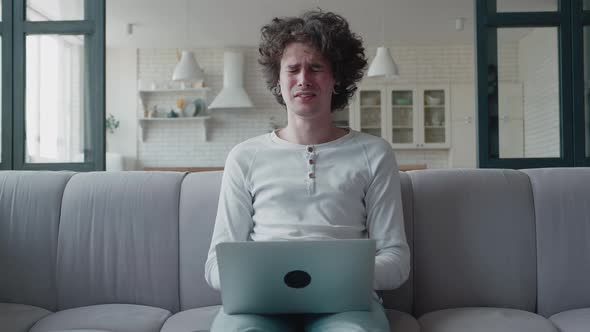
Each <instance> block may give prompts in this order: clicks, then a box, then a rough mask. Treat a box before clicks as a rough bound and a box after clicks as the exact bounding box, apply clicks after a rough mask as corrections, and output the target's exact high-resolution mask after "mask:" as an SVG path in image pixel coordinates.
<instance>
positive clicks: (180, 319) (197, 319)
mask: <svg viewBox="0 0 590 332" xmlns="http://www.w3.org/2000/svg"><path fill="white" fill-rule="evenodd" d="M220 307H221V306H219V305H216V306H211V307H203V308H197V309H190V310H185V311H182V312H179V313H177V314H175V315H173V316H171V317H170V318H168V320H167V321H166V323H164V326H163V327H162V332H197V331H209V328H210V327H211V324H212V323H213V319H215V316H216V315H217V311H219V308H220ZM387 318H388V319H389V322H390V325H391V331H395V332H399V331H404V332H419V331H420V328H419V326H418V322H417V321H416V319H414V317H412V316H410V315H408V314H406V313H404V312H401V311H396V310H387Z"/></svg>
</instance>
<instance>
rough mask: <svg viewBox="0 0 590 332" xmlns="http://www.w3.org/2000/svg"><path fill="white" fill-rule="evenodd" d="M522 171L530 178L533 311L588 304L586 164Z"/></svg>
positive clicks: (589, 180)
mask: <svg viewBox="0 0 590 332" xmlns="http://www.w3.org/2000/svg"><path fill="white" fill-rule="evenodd" d="M524 172H525V173H526V174H528V176H529V178H530V181H531V185H532V189H533V196H534V200H535V215H536V222H537V248H538V255H537V275H538V285H539V286H538V287H539V289H538V312H539V313H540V314H541V315H543V316H545V317H549V316H551V315H553V314H557V313H560V312H564V311H567V310H572V309H578V308H588V307H590V282H588V280H590V264H588V262H590V244H589V243H590V242H589V241H588V239H590V209H589V208H588V207H589V206H590V195H589V194H588V193H589V189H588V188H589V187H590V168H554V169H531V170H525V171H524ZM582 262H586V264H581V263H582ZM589 330H590V329H589Z"/></svg>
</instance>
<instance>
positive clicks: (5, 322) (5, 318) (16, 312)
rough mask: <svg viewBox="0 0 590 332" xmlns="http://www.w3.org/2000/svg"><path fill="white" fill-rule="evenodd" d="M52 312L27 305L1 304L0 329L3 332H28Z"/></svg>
mask: <svg viewBox="0 0 590 332" xmlns="http://www.w3.org/2000/svg"><path fill="white" fill-rule="evenodd" d="M49 314H51V311H48V310H45V309H43V308H39V307H34V306H30V305H25V304H16V303H0V329H1V330H2V332H27V331H29V329H30V328H31V326H33V324H35V323H36V322H37V321H38V320H39V319H41V318H43V317H45V316H47V315H49Z"/></svg>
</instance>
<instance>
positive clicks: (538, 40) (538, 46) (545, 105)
mask: <svg viewBox="0 0 590 332" xmlns="http://www.w3.org/2000/svg"><path fill="white" fill-rule="evenodd" d="M518 55H519V70H520V79H521V80H522V82H523V86H524V154H525V158H532V157H539V158H540V157H559V156H560V151H559V150H560V148H559V147H560V138H559V123H560V120H559V72H558V70H559V69H558V55H557V29H555V28H536V29H533V30H531V32H530V33H529V34H528V35H527V36H526V37H525V38H523V39H521V41H520V45H519V52H518Z"/></svg>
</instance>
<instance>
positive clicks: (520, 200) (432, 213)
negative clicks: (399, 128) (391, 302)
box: [409, 169, 536, 316]
mask: <svg viewBox="0 0 590 332" xmlns="http://www.w3.org/2000/svg"><path fill="white" fill-rule="evenodd" d="M409 175H410V178H411V179H412V189H413V192H414V196H413V204H414V266H413V267H414V314H415V315H416V316H420V315H422V314H424V313H427V312H430V311H434V310H438V309H445V308H455V307H467V306H475V307H482V306H483V307H505V308H515V309H522V310H527V311H533V312H534V311H535V306H536V248H535V220H534V212H533V197H532V193H531V186H530V182H529V178H528V177H527V175H526V174H524V173H521V172H518V171H514V170H482V169H477V170H456V169H451V170H426V171H412V172H409Z"/></svg>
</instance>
